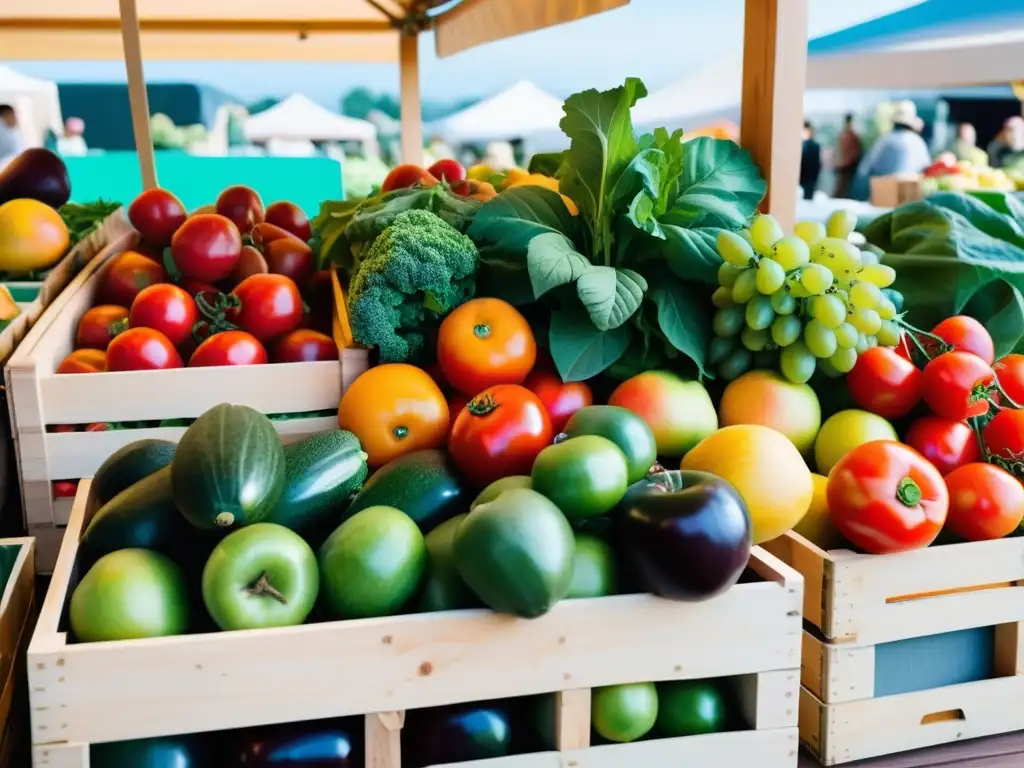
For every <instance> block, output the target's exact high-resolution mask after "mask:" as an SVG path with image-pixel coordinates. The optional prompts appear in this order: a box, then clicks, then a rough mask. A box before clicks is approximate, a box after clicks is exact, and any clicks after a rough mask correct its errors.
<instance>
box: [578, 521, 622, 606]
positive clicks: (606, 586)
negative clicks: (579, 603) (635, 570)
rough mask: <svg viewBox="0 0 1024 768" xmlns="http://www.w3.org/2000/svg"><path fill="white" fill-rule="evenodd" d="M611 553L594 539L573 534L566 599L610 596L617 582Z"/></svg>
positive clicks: (610, 550)
mask: <svg viewBox="0 0 1024 768" xmlns="http://www.w3.org/2000/svg"><path fill="white" fill-rule="evenodd" d="M616 576H617V566H616V563H615V553H614V552H613V551H612V548H611V547H610V546H609V545H608V543H607V542H605V541H603V540H602V539H599V538H597V537H596V536H588V535H586V534H582V533H578V534H576V552H575V554H574V555H573V560H572V582H571V583H570V584H569V592H568V593H567V594H566V598H570V599H571V598H578V597H605V596H607V595H614V594H615V589H616V581H617V578H616Z"/></svg>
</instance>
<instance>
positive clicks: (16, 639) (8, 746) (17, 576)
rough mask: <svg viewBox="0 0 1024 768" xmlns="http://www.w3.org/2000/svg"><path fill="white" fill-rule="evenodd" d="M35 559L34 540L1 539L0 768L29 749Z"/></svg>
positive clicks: (13, 767)
mask: <svg viewBox="0 0 1024 768" xmlns="http://www.w3.org/2000/svg"><path fill="white" fill-rule="evenodd" d="M34 559H35V542H34V541H33V540H32V539H30V538H19V539H0V570H2V571H3V572H4V573H5V575H6V578H7V581H6V584H5V585H4V587H3V596H2V597H0V681H2V685H3V687H2V688H0V768H18V766H19V765H23V764H24V763H23V762H20V760H23V759H24V755H25V754H27V748H28V743H27V739H26V738H25V737H26V735H27V733H28V717H27V715H28V675H27V673H26V669H25V653H26V651H27V649H28V642H29V639H30V638H31V636H32V630H33V628H34V627H35V616H36V605H35V602H36V600H35V596H36V578H35V577H36V572H35V563H34V562H33V561H34ZM16 757H18V758H19V760H18V761H16V760H15V758H16Z"/></svg>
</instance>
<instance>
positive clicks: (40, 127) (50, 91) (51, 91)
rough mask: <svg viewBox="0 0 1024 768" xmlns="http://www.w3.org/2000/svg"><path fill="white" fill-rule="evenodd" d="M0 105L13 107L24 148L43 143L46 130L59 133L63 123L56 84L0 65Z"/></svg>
mask: <svg viewBox="0 0 1024 768" xmlns="http://www.w3.org/2000/svg"><path fill="white" fill-rule="evenodd" d="M0 104H9V105H10V106H12V107H14V113H15V114H16V115H17V117H18V124H19V127H20V128H21V134H22V136H23V137H24V139H25V144H26V146H29V147H37V146H40V145H41V144H42V143H43V140H44V138H45V136H46V131H47V130H48V129H49V130H53V131H54V132H55V133H57V134H58V135H59V134H60V132H61V125H62V123H63V120H62V119H61V113H60V99H59V98H58V96H57V84H56V83H54V82H51V81H49V80H43V79H41V78H38V77H29V76H28V75H23V74H21V73H20V72H15V71H14V70H13V69H11V68H10V67H4V66H0Z"/></svg>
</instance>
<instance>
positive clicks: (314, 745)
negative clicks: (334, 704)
mask: <svg viewBox="0 0 1024 768" xmlns="http://www.w3.org/2000/svg"><path fill="white" fill-rule="evenodd" d="M358 725H359V724H358V722H357V721H355V720H352V721H348V720H339V721H327V722H311V723H294V724H289V725H273V726H268V727H265V728H253V729H252V730H250V731H244V732H240V734H239V735H240V736H241V740H240V743H239V746H238V748H237V749H236V751H235V754H234V760H233V761H232V762H231V765H237V766H240V767H241V766H245V768H300V766H301V768H328V767H329V768H357V766H362V764H363V758H362V755H361V754H359V749H358V747H359V746H360V745H359V744H357V743H356V742H355V739H354V738H353V735H354V734H356V733H358V734H359V735H360V736H361V735H362V733H361V732H360V730H359V728H358Z"/></svg>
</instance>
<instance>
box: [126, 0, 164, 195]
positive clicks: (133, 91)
mask: <svg viewBox="0 0 1024 768" xmlns="http://www.w3.org/2000/svg"><path fill="white" fill-rule="evenodd" d="M120 5H121V39H122V40H123V41H124V68H125V71H126V72H127V74H128V105H129V107H130V108H131V113H132V130H133V132H134V133H135V152H136V153H137V154H138V156H139V170H140V171H141V172H142V188H143V189H153V188H154V187H156V185H157V183H156V153H155V152H154V150H153V136H152V132H151V131H150V125H149V96H148V94H147V93H146V75H145V73H144V72H143V69H142V40H141V32H140V31H139V12H138V9H136V7H135V0H120Z"/></svg>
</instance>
